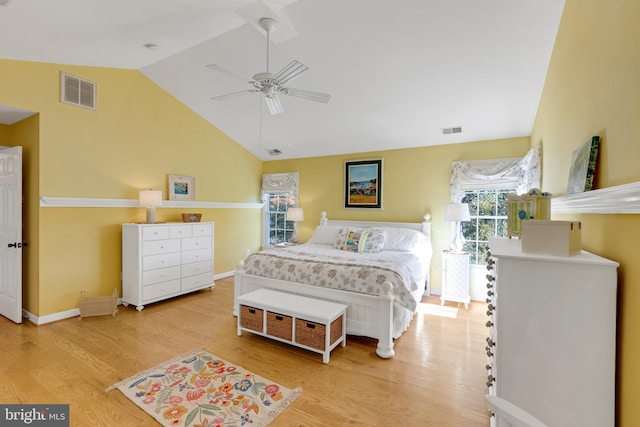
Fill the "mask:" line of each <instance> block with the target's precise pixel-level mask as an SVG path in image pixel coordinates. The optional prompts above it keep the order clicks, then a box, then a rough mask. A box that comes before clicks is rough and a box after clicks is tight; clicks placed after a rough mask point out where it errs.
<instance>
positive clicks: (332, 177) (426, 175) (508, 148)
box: [264, 138, 530, 289]
mask: <svg viewBox="0 0 640 427" xmlns="http://www.w3.org/2000/svg"><path fill="white" fill-rule="evenodd" d="M529 147H530V140H529V138H513V139H502V140H496V141H483V142H473V143H467V144H453V145H439V146H432V147H421V148H408V149H403V150H388V151H380V152H370V153H360V154H350V155H342V156H327V157H312V158H306V159H293V160H279V161H268V162H265V163H264V172H265V173H279V172H298V173H299V178H300V201H299V205H300V207H302V208H304V219H305V220H304V221H303V222H301V223H299V231H298V233H299V236H300V240H301V241H306V240H308V239H309V238H310V237H311V236H312V235H313V231H314V229H315V227H316V226H317V225H318V223H319V220H320V213H321V212H322V211H325V212H327V217H328V218H330V219H348V220H356V219H361V220H372V221H400V222H420V221H422V218H423V216H424V214H425V213H427V212H428V213H431V221H432V226H431V231H432V242H433V254H434V255H433V259H432V264H431V280H432V288H433V289H440V288H441V266H442V263H441V259H440V256H439V255H438V254H439V253H440V252H441V251H442V250H444V249H447V248H448V247H449V242H450V234H449V233H450V228H451V227H450V224H449V223H445V222H444V220H443V216H444V206H445V204H447V203H449V200H450V194H449V180H450V179H451V163H452V162H453V161H456V160H482V159H494V158H503V157H521V156H524V155H525V154H526V153H527V150H528V149H529ZM378 158H381V159H383V176H382V204H383V209H382V210H368V209H355V210H353V209H344V162H345V161H348V160H361V159H378Z"/></svg>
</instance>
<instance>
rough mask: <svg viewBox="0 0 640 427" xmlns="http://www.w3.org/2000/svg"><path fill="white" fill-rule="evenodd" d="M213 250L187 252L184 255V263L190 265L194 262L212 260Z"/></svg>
mask: <svg viewBox="0 0 640 427" xmlns="http://www.w3.org/2000/svg"><path fill="white" fill-rule="evenodd" d="M211 258H212V257H211V248H206V249H198V250H195V251H186V252H183V253H182V263H183V264H190V263H192V262H199V261H207V260H211Z"/></svg>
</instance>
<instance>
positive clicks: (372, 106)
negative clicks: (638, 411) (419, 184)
mask: <svg viewBox="0 0 640 427" xmlns="http://www.w3.org/2000/svg"><path fill="white" fill-rule="evenodd" d="M2 3H7V4H6V5H4V6H2ZM563 6H564V1H563V0H536V1H531V0H483V1H479V0H263V1H261V0H135V1H132V0H110V1H102V2H96V1H87V0H56V1H51V0H9V1H8V2H7V0H2V1H0V39H1V40H3V42H2V43H0V58H6V59H17V60H25V61H38V62H52V63H61V64H74V65H90V66H100V67H116V68H130V69H138V70H140V71H141V72H142V73H144V74H145V75H146V76H148V77H149V78H150V79H152V80H153V81H155V82H156V83H157V84H158V85H160V86H161V87H162V88H164V89H165V90H166V91H168V92H169V93H171V94H172V95H173V96H175V97H176V98H177V99H179V100H180V101H181V102H183V103H184V104H185V105H187V106H188V107H190V108H191V109H192V110H193V111H195V112H196V113H197V114H199V115H201V116H202V117H203V118H204V119H206V120H208V121H209V122H210V123H211V124H213V125H215V126H216V127H218V128H219V129H221V130H222V131H223V132H225V133H226V134H227V135H229V136H230V137H231V138H233V139H234V140H236V141H237V142H238V143H239V144H241V145H243V146H244V147H246V148H247V149H248V150H250V151H252V152H253V153H255V154H256V156H258V157H260V158H262V159H264V160H273V159H276V158H277V159H284V158H297V157H309V156H323V155H332V154H344V153H355V152H366V151H377V150H388V149H395V148H407V147H419V146H429V145H439V144H453V143H460V142H469V141H481V140H488V139H500V138H510V137H519V136H528V135H529V134H530V132H531V128H532V126H533V121H534V119H535V114H536V111H537V107H538V103H539V100H540V95H541V92H542V87H543V84H544V79H545V75H546V72H547V67H548V64H549V60H550V57H551V52H552V49H553V45H554V40H555V36H556V33H557V29H558V24H559V21H560V16H561V14H562V9H563ZM262 17H271V18H274V19H275V20H276V21H277V26H276V28H275V30H274V31H273V32H272V33H271V36H270V38H271V43H270V50H269V53H270V54H269V64H267V45H266V40H267V39H266V36H265V32H264V30H263V29H262V28H261V27H260V26H259V24H258V21H259V20H260V18H262ZM292 60H297V61H299V62H301V63H303V64H304V65H306V66H308V67H309V69H308V70H306V71H304V72H303V73H302V74H300V75H299V76H298V77H297V78H295V79H293V80H291V81H290V82H288V83H287V84H286V86H288V87H293V88H298V89H306V90H311V91H315V92H322V93H327V94H330V95H331V99H330V101H329V102H328V103H321V102H314V101H309V100H306V99H302V98H299V97H293V96H283V95H280V96H279V98H280V99H281V103H282V107H283V109H284V113H282V114H277V115H271V114H270V113H269V110H268V109H267V107H266V104H265V102H264V100H262V94H261V93H249V92H246V93H244V94H241V95H239V96H234V97H230V98H227V99H224V100H220V101H217V100H212V99H211V98H212V97H216V96H218V95H223V94H227V93H231V92H238V91H245V90H248V89H254V87H253V86H252V85H250V84H249V82H248V81H243V80H241V79H239V78H236V77H233V76H231V75H229V73H224V72H221V71H219V70H215V69H211V68H208V67H206V65H210V64H217V65H218V66H220V67H222V68H224V69H225V70H229V71H231V72H233V73H234V74H236V75H241V76H246V80H251V79H252V76H254V75H255V74H257V73H260V72H266V71H267V67H268V71H270V72H272V73H275V72H276V71H277V70H279V69H281V68H282V67H284V66H285V65H287V64H288V63H289V62H291V61H292ZM98 102H99V100H98ZM1 104H3V102H2V99H0V121H1V122H4V123H9V122H11V121H12V120H13V121H15V120H16V117H21V116H20V113H21V112H20V111H19V110H16V109H14V108H13V107H12V106H6V105H1ZM22 113H23V114H26V112H22ZM7 117H11V118H7ZM457 127H459V128H461V132H460V133H446V132H443V129H450V128H457ZM447 132H448V131H447ZM272 149H278V150H280V151H281V152H282V154H280V155H279V156H277V157H274V156H271V155H270V154H269V150H272Z"/></svg>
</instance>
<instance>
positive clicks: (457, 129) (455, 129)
mask: <svg viewBox="0 0 640 427" xmlns="http://www.w3.org/2000/svg"><path fill="white" fill-rule="evenodd" d="M442 133H443V134H445V135H449V134H452V133H462V126H456V127H452V128H443V129H442Z"/></svg>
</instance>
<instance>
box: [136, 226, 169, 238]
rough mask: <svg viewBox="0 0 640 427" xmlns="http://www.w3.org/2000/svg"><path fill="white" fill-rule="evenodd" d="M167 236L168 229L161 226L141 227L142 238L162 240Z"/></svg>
mask: <svg viewBox="0 0 640 427" xmlns="http://www.w3.org/2000/svg"><path fill="white" fill-rule="evenodd" d="M168 238H169V229H168V228H167V227H162V226H154V227H144V228H143V229H142V240H145V241H147V240H162V239H168Z"/></svg>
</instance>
